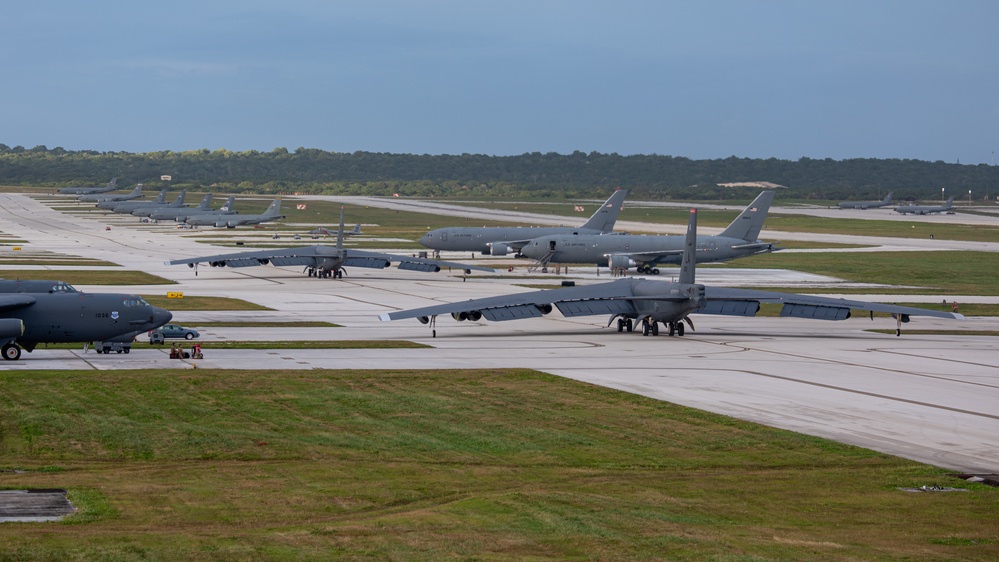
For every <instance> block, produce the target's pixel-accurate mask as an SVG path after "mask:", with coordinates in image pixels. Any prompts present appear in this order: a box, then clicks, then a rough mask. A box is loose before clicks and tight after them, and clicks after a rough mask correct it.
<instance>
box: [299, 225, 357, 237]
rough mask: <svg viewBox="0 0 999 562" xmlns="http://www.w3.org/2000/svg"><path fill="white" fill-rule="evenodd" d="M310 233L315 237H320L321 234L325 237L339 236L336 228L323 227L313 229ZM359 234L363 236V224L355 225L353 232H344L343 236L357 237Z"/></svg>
mask: <svg viewBox="0 0 999 562" xmlns="http://www.w3.org/2000/svg"><path fill="white" fill-rule="evenodd" d="M308 233H309V234H312V235H313V237H315V236H318V235H320V234H322V235H323V236H336V235H337V229H335V228H326V227H322V226H321V227H319V228H313V229H312V230H310V231H309V232H308ZM359 234H362V232H361V223H357V224H355V225H354V228H352V229H351V230H345V231H343V235H344V236H357V235H359Z"/></svg>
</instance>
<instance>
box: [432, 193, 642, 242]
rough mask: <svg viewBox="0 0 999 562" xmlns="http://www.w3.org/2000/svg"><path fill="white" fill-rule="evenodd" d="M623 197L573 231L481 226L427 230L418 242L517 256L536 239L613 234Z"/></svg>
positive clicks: (617, 195)
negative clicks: (577, 234) (570, 235)
mask: <svg viewBox="0 0 999 562" xmlns="http://www.w3.org/2000/svg"><path fill="white" fill-rule="evenodd" d="M627 196H628V190H627V189H618V190H617V191H615V192H614V193H613V194H612V195H611V196H610V198H609V199H607V201H606V202H605V203H604V204H603V205H601V207H600V208H599V209H597V212H595V213H593V216H591V217H590V220H588V221H586V222H585V223H583V225H582V226H580V227H577V228H571V227H567V226H537V227H535V226H528V227H524V226H485V227H481V228H475V227H467V226H452V227H448V228H438V229H436V230H431V231H430V232H428V233H426V234H424V235H423V237H422V238H420V240H419V242H420V244H422V245H424V246H426V247H427V248H430V249H432V250H434V251H437V252H440V251H441V250H462V251H466V252H469V251H471V252H482V253H483V254H490V253H493V254H496V255H500V256H503V255H506V254H507V253H509V252H511V251H513V252H515V253H518V254H519V252H520V249H521V248H523V247H524V245H525V244H527V243H528V242H529V241H530V240H533V239H534V238H537V237H539V236H550V235H554V234H572V233H574V232H577V233H580V234H602V233H606V232H611V231H612V230H614V223H616V222H617V215H618V213H619V212H621V208H622V204H623V203H624V198H625V197H627Z"/></svg>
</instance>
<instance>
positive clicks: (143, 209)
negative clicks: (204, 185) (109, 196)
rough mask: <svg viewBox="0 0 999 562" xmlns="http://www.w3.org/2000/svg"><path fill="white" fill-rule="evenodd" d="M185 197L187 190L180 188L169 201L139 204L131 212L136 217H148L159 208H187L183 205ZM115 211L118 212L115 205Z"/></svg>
mask: <svg viewBox="0 0 999 562" xmlns="http://www.w3.org/2000/svg"><path fill="white" fill-rule="evenodd" d="M185 197H187V190H186V189H182V190H180V193H179V194H178V195H177V197H176V198H175V199H174V200H173V201H171V202H169V203H160V204H154V205H148V204H147V205H140V206H138V207H135V208H133V209H132V212H131V214H132V215H133V216H136V217H148V216H149V215H151V214H153V212H155V211H159V210H160V209H173V210H175V211H176V210H180V209H185V208H187V206H186V205H184V198H185ZM115 212H116V213H117V212H118V208H117V207H115Z"/></svg>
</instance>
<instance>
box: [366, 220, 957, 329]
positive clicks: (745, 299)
mask: <svg viewBox="0 0 999 562" xmlns="http://www.w3.org/2000/svg"><path fill="white" fill-rule="evenodd" d="M696 242H697V210H696V209H691V210H690V222H689V223H688V226H687V234H686V238H685V246H684V253H683V261H682V262H681V264H680V275H679V281H678V282H670V281H656V280H647V279H635V278H628V279H619V280H617V281H612V282H610V283H600V284H597V285H587V286H582V287H567V288H562V289H549V290H542V291H532V292H527V293H519V294H514V295H506V296H500V297H487V298H482V299H471V300H467V301H464V302H456V303H452V304H442V305H434V306H428V307H424V308H416V309H412V310H402V311H399V312H389V313H386V314H381V315H379V318H380V319H381V320H400V319H403V318H417V319H418V320H419V321H420V322H421V323H423V324H428V323H429V324H430V325H431V328H433V334H434V336H436V335H437V330H436V327H435V326H436V321H435V320H436V317H437V315H439V314H450V315H451V316H452V317H454V318H455V319H456V320H473V321H475V320H480V319H482V318H485V319H486V320H493V321H500V320H515V319H520V318H536V317H539V316H543V315H545V314H548V313H550V312H551V311H552V309H553V308H558V309H559V312H561V313H562V315H563V316H567V317H569V316H588V315H596V314H609V315H610V319H609V320H608V322H607V325H608V326H610V325H611V324H613V323H614V321H615V320H616V321H617V331H618V332H623V331H628V332H631V331H632V330H633V329H635V328H636V327H637V325H639V324H640V325H641V330H642V335H644V336H648V335H650V334H651V335H653V336H655V335H658V334H659V325H660V324H662V325H663V326H664V327H665V328H666V330H667V333H668V334H669V335H671V336H672V335H674V334H676V335H678V336H682V335H683V332H684V327H683V326H684V322H686V323H687V325H688V326H690V329H691V330H693V329H694V323H693V322H692V321H691V320H690V315H691V314H721V315H728V316H756V313H757V312H758V311H759V309H760V303H761V302H768V303H779V304H783V305H784V306H783V308H782V309H781V313H780V314H781V316H791V317H797V318H811V319H815V320H845V319H847V318H849V317H850V310H851V309H853V310H866V311H870V314H871V319H873V318H874V313H875V312H884V313H888V314H891V315H892V316H893V317H894V318H895V319H896V321H897V325H896V329H895V335H901V333H902V332H901V326H902V323H903V322H908V321H909V317H910V316H920V315H921V316H932V317H935V318H954V319H964V316H962V315H960V314H957V313H951V312H938V311H935V310H926V309H922V308H914V307H907V306H895V305H891V304H880V303H871V302H863V301H853V300H845V299H833V298H826V297H811V296H805V295H796V294H793V293H774V292H769V291H755V290H748V289H730V288H725V287H707V286H705V285H700V284H696V283H695V282H694V269H695V247H696Z"/></svg>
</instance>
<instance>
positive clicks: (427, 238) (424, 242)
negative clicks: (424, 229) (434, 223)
mask: <svg viewBox="0 0 999 562" xmlns="http://www.w3.org/2000/svg"><path fill="white" fill-rule="evenodd" d="M418 242H419V243H420V245H422V246H426V245H427V244H429V243H430V235H429V234H424V235H423V236H420V239H419V240H418Z"/></svg>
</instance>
